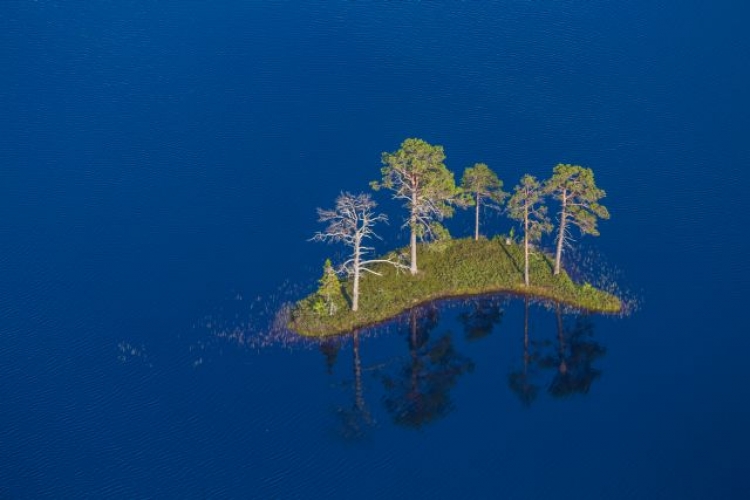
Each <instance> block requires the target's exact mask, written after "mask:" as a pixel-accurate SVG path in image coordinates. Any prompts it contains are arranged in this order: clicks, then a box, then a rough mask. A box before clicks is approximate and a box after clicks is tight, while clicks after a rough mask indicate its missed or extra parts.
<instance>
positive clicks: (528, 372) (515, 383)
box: [508, 297, 539, 407]
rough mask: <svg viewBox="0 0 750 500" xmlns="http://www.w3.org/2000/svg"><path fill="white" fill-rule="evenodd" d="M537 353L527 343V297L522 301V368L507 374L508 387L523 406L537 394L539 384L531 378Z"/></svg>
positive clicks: (532, 400)
mask: <svg viewBox="0 0 750 500" xmlns="http://www.w3.org/2000/svg"><path fill="white" fill-rule="evenodd" d="M537 361H538V354H537V353H536V352H532V351H531V350H530V343H529V299H528V297H524V301H523V368H522V369H520V370H516V371H512V372H510V374H508V387H510V390H511V391H512V392H513V393H514V394H515V395H516V396H517V397H518V399H519V400H520V401H521V404H523V405H524V406H525V407H529V406H531V403H533V402H534V400H535V399H536V397H537V395H538V394H539V386H538V385H536V384H535V383H534V382H533V380H534V379H535V378H536V375H537V374H536V370H535V369H534V368H535V365H536V362H537Z"/></svg>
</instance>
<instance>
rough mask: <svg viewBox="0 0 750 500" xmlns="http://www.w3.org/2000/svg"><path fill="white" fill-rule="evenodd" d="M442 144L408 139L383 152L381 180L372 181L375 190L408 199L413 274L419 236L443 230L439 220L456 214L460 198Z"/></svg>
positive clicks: (395, 197) (428, 237) (427, 235)
mask: <svg viewBox="0 0 750 500" xmlns="http://www.w3.org/2000/svg"><path fill="white" fill-rule="evenodd" d="M444 160H445V153H444V152H443V147H442V146H433V145H431V144H429V143H427V142H426V141H423V140H422V139H406V140H405V141H404V142H403V143H401V148H400V149H398V150H397V151H394V152H393V153H387V152H386V153H383V156H382V161H383V167H382V168H381V170H380V172H381V174H382V176H383V179H382V181H381V182H378V181H373V182H371V183H370V185H371V186H372V188H373V189H375V190H376V191H377V190H379V189H380V188H386V189H390V190H391V191H393V198H394V199H400V200H405V202H406V203H405V207H406V208H407V209H408V210H409V217H408V218H407V220H406V222H405V223H404V227H408V228H409V230H410V233H411V234H410V242H409V244H410V247H411V265H410V267H409V269H410V271H411V274H416V273H417V271H418V269H417V238H419V239H421V240H425V239H430V238H435V237H436V236H439V235H440V234H441V233H443V232H444V228H443V227H442V226H441V225H440V224H439V221H441V220H442V219H443V218H445V217H450V216H452V215H453V207H452V204H453V203H456V202H458V201H459V200H458V197H457V195H458V189H457V188H456V183H455V180H454V178H453V172H451V171H450V170H448V169H447V168H446V167H445V164H444V163H443V161H444Z"/></svg>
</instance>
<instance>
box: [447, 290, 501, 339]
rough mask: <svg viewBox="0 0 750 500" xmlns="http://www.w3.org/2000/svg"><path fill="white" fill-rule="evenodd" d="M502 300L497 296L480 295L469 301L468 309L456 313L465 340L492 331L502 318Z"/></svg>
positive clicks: (478, 337)
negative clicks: (462, 328) (480, 296)
mask: <svg viewBox="0 0 750 500" xmlns="http://www.w3.org/2000/svg"><path fill="white" fill-rule="evenodd" d="M502 304H503V301H502V300H501V299H500V298H499V297H482V298H479V299H476V300H473V301H471V302H470V305H469V309H468V310H466V311H464V312H462V313H461V314H459V315H458V320H459V321H460V322H461V324H462V325H463V327H464V335H465V338H466V340H469V341H472V340H478V339H481V338H484V337H486V336H488V335H489V334H490V333H492V331H493V329H494V328H495V325H499V324H500V322H501V321H502V319H503V309H502Z"/></svg>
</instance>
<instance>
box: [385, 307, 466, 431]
mask: <svg viewBox="0 0 750 500" xmlns="http://www.w3.org/2000/svg"><path fill="white" fill-rule="evenodd" d="M438 320H439V313H438V309H437V308H436V307H434V306H429V307H426V308H421V309H414V310H412V311H411V312H410V316H409V329H408V345H409V358H408V361H407V363H406V364H405V365H404V366H403V367H402V368H401V369H400V370H399V371H398V373H397V374H396V375H395V376H384V377H383V385H384V387H385V389H386V392H387V394H386V397H385V399H384V403H385V407H386V410H387V411H388V412H389V413H390V414H391V416H392V418H393V421H394V422H395V423H396V424H398V425H402V426H405V427H411V428H420V427H422V426H424V425H426V424H429V423H431V422H434V421H435V420H438V419H440V418H442V417H444V416H445V415H447V414H448V413H449V412H450V411H451V410H452V408H453V404H452V401H451V398H450V390H451V388H452V387H453V386H454V385H455V384H456V382H457V380H458V378H459V377H460V376H461V375H463V374H464V373H466V372H469V371H472V370H473V369H474V363H473V362H472V361H471V360H470V359H469V358H467V357H465V356H463V355H462V354H460V353H459V352H458V351H456V349H455V348H454V346H453V342H452V339H451V334H450V333H445V334H444V335H442V336H441V337H439V338H437V339H435V340H433V341H430V334H431V333H432V330H434V329H435V327H436V326H437V324H438Z"/></svg>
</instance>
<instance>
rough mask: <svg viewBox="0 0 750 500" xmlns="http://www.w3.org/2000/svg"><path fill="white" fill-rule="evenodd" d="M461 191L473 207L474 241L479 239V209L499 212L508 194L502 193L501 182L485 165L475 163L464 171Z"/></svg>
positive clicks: (468, 203)
mask: <svg viewBox="0 0 750 500" xmlns="http://www.w3.org/2000/svg"><path fill="white" fill-rule="evenodd" d="M461 189H462V190H463V192H464V193H465V194H466V201H467V203H466V204H467V205H469V206H470V205H474V207H475V214H474V239H475V240H478V239H479V213H480V208H481V207H483V206H484V207H487V208H494V209H496V210H500V207H501V206H502V203H503V201H504V200H505V198H506V197H507V196H508V193H506V192H505V191H503V181H501V180H500V179H498V177H497V174H495V172H493V171H492V169H490V167H488V166H487V164H485V163H476V164H474V166H473V167H468V168H467V169H466V170H464V175H463V177H462V178H461Z"/></svg>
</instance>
